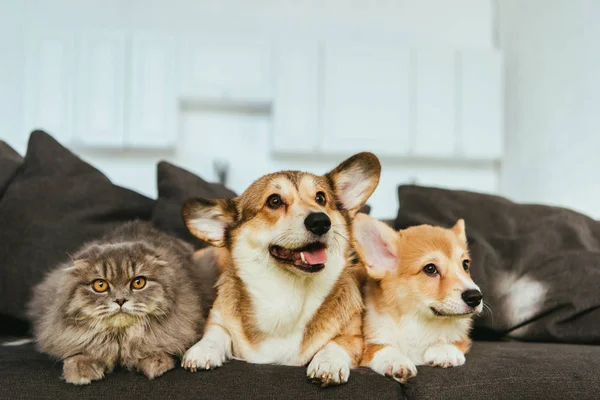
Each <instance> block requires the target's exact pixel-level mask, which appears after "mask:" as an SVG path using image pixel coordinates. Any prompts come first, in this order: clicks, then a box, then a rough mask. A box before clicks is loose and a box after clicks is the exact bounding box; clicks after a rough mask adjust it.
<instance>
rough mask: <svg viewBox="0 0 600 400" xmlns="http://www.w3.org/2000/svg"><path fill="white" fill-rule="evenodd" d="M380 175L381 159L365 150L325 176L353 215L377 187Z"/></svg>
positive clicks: (342, 204)
mask: <svg viewBox="0 0 600 400" xmlns="http://www.w3.org/2000/svg"><path fill="white" fill-rule="evenodd" d="M380 175H381V164H380V163H379V159H378V158H377V156H375V154H373V153H366V152H365V153H358V154H355V155H353V156H352V157H350V158H349V159H347V160H345V161H343V162H342V163H341V164H340V165H338V166H337V167H335V169H334V170H333V171H331V172H330V173H328V174H327V175H325V176H326V177H327V178H328V179H329V180H330V182H331V185H332V186H333V191H334V193H335V195H336V197H337V198H338V200H339V202H340V203H341V206H342V207H344V209H346V210H348V211H349V212H350V216H352V217H353V216H354V215H356V213H357V212H358V210H359V209H360V208H361V207H362V206H363V205H364V204H365V203H366V202H367V200H368V199H369V197H370V196H371V194H372V193H373V191H374V190H375V188H376V187H377V184H378V183H379V176H380Z"/></svg>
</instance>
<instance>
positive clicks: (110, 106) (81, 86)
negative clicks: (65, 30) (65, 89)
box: [75, 32, 127, 147]
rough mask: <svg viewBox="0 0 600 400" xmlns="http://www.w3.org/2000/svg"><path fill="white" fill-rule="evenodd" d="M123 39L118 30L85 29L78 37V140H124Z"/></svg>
mask: <svg viewBox="0 0 600 400" xmlns="http://www.w3.org/2000/svg"><path fill="white" fill-rule="evenodd" d="M126 42H127V36H126V35H125V33H121V32H84V33H83V34H82V35H81V36H80V38H79V40H78V46H79V47H78V55H79V59H78V62H77V66H78V71H77V72H78V74H77V76H78V79H77V91H76V101H75V116H76V124H75V126H76V128H75V129H76V133H77V135H76V139H77V143H79V144H82V145H84V146H97V147H121V146H122V145H123V144H124V115H125V110H124V107H125V83H126V80H125V71H126V70H125V68H126V64H125V62H126Z"/></svg>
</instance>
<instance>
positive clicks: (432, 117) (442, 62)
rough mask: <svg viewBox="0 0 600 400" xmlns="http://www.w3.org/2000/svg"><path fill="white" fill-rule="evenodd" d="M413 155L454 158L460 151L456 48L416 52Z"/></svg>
mask: <svg viewBox="0 0 600 400" xmlns="http://www.w3.org/2000/svg"><path fill="white" fill-rule="evenodd" d="M414 54H415V67H416V68H415V70H414V72H415V78H414V82H415V83H416V87H415V99H414V101H415V103H414V104H415V113H414V117H415V125H414V131H413V137H414V140H413V148H412V150H413V154H414V155H416V156H422V157H453V156H454V154H455V151H456V117H455V111H456V90H455V86H456V80H455V77H456V69H455V64H456V63H455V52H454V50H453V49H444V48H431V49H418V50H416V51H415V53H414Z"/></svg>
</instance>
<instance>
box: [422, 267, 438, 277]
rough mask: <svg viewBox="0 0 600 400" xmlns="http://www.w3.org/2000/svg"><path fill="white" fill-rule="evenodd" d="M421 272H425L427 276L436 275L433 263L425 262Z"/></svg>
mask: <svg viewBox="0 0 600 400" xmlns="http://www.w3.org/2000/svg"><path fill="white" fill-rule="evenodd" d="M423 272H425V273H426V274H427V275H429V276H435V275H437V273H438V270H437V268H436V267H435V265H434V264H427V265H426V266H424V267H423Z"/></svg>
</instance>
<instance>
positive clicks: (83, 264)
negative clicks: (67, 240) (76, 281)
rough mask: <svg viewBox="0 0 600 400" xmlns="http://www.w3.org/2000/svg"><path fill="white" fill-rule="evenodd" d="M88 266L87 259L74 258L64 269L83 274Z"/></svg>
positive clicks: (74, 273)
mask: <svg viewBox="0 0 600 400" xmlns="http://www.w3.org/2000/svg"><path fill="white" fill-rule="evenodd" d="M88 267H89V263H88V261H87V260H86V259H74V260H71V262H70V263H68V264H66V265H65V267H64V268H63V271H65V272H68V273H70V274H72V275H81V274H83V273H84V272H85V271H86V270H87V269H88Z"/></svg>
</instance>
